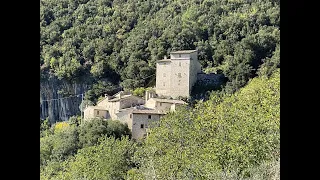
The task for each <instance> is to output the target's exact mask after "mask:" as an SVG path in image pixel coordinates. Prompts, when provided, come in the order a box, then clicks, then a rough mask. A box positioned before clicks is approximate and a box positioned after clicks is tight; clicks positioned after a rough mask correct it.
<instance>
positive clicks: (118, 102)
mask: <svg viewBox="0 0 320 180" xmlns="http://www.w3.org/2000/svg"><path fill="white" fill-rule="evenodd" d="M144 103H145V100H144V99H143V98H141V97H138V96H134V95H132V94H130V93H128V92H124V91H120V92H118V93H117V94H115V95H113V96H108V95H105V97H104V98H103V99H102V100H100V101H98V102H97V105H96V106H88V107H87V108H86V109H85V110H84V119H85V120H89V119H92V118H95V117H102V118H104V119H117V116H116V113H118V112H119V110H120V109H124V108H129V107H134V106H136V105H141V104H144Z"/></svg>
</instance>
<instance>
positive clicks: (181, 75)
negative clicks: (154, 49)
mask: <svg viewBox="0 0 320 180" xmlns="http://www.w3.org/2000/svg"><path fill="white" fill-rule="evenodd" d="M200 72H201V65H200V63H199V61H198V52H197V50H184V51H175V52H171V53H170V59H167V58H166V57H164V59H162V60H158V61H157V69H156V93H157V94H158V95H160V96H161V95H163V96H171V97H172V98H177V97H179V96H182V97H189V96H190V93H191V89H192V86H193V85H194V83H195V82H196V81H197V74H198V73H200Z"/></svg>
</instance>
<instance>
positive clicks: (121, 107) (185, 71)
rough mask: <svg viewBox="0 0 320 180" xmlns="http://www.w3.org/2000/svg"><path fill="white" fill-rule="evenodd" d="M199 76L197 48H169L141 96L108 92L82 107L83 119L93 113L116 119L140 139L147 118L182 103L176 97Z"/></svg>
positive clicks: (186, 91) (154, 118)
mask: <svg viewBox="0 0 320 180" xmlns="http://www.w3.org/2000/svg"><path fill="white" fill-rule="evenodd" d="M199 77H203V73H202V72H201V65H200V63H199V61H198V52H197V50H183V51H175V52H171V53H170V58H167V57H166V56H165V57H164V59H162V60H158V61H157V65H156V87H155V88H153V89H152V90H149V91H146V93H145V98H141V97H139V96H134V95H133V94H131V93H129V92H125V91H120V92H118V93H116V94H115V95H112V96H109V95H107V94H106V95H105V97H104V98H103V99H102V100H100V101H99V102H97V105H96V106H88V107H86V108H85V110H84V120H90V119H93V118H96V117H100V118H103V119H106V120H109V119H111V120H119V121H120V122H122V123H126V124H127V125H128V127H129V129H130V130H131V131H132V138H133V139H141V138H143V137H145V136H147V132H148V131H147V129H148V123H149V122H152V121H158V120H159V119H160V118H161V117H162V116H163V115H165V114H166V113H168V112H170V111H175V110H176V108H177V107H178V106H180V105H183V104H186V102H184V101H182V100H178V99H177V98H178V97H189V96H190V93H191V89H192V87H193V85H194V84H195V82H196V81H197V80H199ZM160 97H161V98H160ZM163 97H165V98H163Z"/></svg>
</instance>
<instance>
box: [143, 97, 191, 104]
mask: <svg viewBox="0 0 320 180" xmlns="http://www.w3.org/2000/svg"><path fill="white" fill-rule="evenodd" d="M150 99H153V100H155V101H158V102H164V103H173V104H187V103H186V102H184V101H182V100H178V99H160V98H150ZM150 99H149V100H150Z"/></svg>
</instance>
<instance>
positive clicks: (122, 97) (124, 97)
mask: <svg viewBox="0 0 320 180" xmlns="http://www.w3.org/2000/svg"><path fill="white" fill-rule="evenodd" d="M129 97H136V98H140V99H142V98H141V97H138V96H134V95H131V94H129V95H122V96H121V99H120V98H114V99H111V100H109V102H117V101H120V100H123V99H127V98H129Z"/></svg>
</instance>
